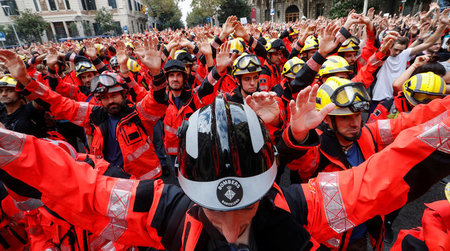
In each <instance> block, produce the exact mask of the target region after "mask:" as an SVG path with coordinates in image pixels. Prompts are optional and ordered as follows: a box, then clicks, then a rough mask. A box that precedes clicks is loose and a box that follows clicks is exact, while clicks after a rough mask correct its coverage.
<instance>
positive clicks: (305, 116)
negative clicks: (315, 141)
mask: <svg viewBox="0 0 450 251" xmlns="http://www.w3.org/2000/svg"><path fill="white" fill-rule="evenodd" d="M318 89H319V86H318V85H317V84H315V85H314V86H313V87H311V86H308V87H306V88H305V89H303V90H301V91H300V93H299V94H298V96H297V100H296V101H294V100H291V102H290V103H289V108H290V109H291V130H292V134H293V136H294V138H295V140H297V141H298V142H301V141H303V140H304V139H305V138H306V136H307V135H308V132H309V130H311V129H314V128H316V127H317V126H318V125H319V124H320V123H321V122H322V121H323V119H324V118H325V117H326V116H327V114H328V113H330V112H331V111H332V110H333V109H334V107H335V105H334V104H333V103H330V104H328V105H326V106H325V107H324V108H323V109H322V110H320V111H317V110H316V96H317V91H318Z"/></svg>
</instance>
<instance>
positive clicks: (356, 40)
mask: <svg viewBox="0 0 450 251" xmlns="http://www.w3.org/2000/svg"><path fill="white" fill-rule="evenodd" d="M351 42H353V43H354V44H356V45H359V44H360V41H359V39H358V38H357V37H350V38H348V39H347V40H345V41H344V42H343V43H342V44H341V47H345V46H348V45H349V44H350V43H351Z"/></svg>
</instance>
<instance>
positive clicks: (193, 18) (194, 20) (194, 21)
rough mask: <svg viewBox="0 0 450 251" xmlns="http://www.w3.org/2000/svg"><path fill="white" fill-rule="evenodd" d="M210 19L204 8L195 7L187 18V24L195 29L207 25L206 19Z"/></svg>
mask: <svg viewBox="0 0 450 251" xmlns="http://www.w3.org/2000/svg"><path fill="white" fill-rule="evenodd" d="M207 17H210V16H209V15H208V14H207V13H206V10H205V9H204V8H201V7H198V6H196V7H194V8H193V9H192V11H191V12H189V14H188V15H187V17H186V24H187V26H189V27H194V26H197V25H199V24H204V23H206V18H207Z"/></svg>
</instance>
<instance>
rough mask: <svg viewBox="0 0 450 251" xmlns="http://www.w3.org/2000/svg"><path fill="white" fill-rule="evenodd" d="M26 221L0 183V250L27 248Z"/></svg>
mask: <svg viewBox="0 0 450 251" xmlns="http://www.w3.org/2000/svg"><path fill="white" fill-rule="evenodd" d="M25 229H26V221H25V218H24V213H23V211H21V210H19V209H18V208H17V206H16V204H15V203H14V200H13V199H12V197H11V196H10V195H9V194H8V192H7V191H6V189H5V188H4V187H3V184H2V183H1V182H0V250H1V251H3V250H24V249H25V248H26V247H28V246H29V241H28V237H27V232H26V231H25Z"/></svg>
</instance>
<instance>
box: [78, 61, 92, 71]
mask: <svg viewBox="0 0 450 251" xmlns="http://www.w3.org/2000/svg"><path fill="white" fill-rule="evenodd" d="M91 67H92V64H91V62H87V61H81V62H78V63H77V64H76V65H75V71H76V72H80V71H84V70H87V69H90V68H91Z"/></svg>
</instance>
